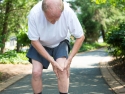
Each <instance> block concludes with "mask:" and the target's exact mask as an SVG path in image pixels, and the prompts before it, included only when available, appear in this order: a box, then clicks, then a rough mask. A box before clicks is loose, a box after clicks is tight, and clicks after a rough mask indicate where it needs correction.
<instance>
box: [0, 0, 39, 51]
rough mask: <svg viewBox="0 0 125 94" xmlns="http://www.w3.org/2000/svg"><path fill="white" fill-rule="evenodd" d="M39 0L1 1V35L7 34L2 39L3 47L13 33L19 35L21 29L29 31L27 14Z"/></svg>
mask: <svg viewBox="0 0 125 94" xmlns="http://www.w3.org/2000/svg"><path fill="white" fill-rule="evenodd" d="M37 2H38V1H37V0H2V2H0V23H1V24H0V35H6V37H4V38H3V40H1V41H2V42H1V43H2V45H3V47H4V45H5V42H6V41H7V39H8V37H9V35H10V34H11V33H15V34H16V35H17V34H18V33H19V32H20V31H22V32H24V31H27V30H26V29H27V28H26V26H27V15H28V13H29V10H30V9H31V8H32V7H33V5H34V4H36V3H37ZM24 29H25V30H24ZM22 36H23V37H24V35H22ZM0 39H1V38H0ZM23 44H24V43H23ZM0 45H1V44H0ZM1 52H3V51H1Z"/></svg>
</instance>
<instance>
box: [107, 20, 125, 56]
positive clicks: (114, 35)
mask: <svg viewBox="0 0 125 94" xmlns="http://www.w3.org/2000/svg"><path fill="white" fill-rule="evenodd" d="M107 43H108V44H109V50H110V53H111V54H112V55H113V56H115V57H116V58H118V57H120V58H125V22H123V23H121V24H120V25H119V26H118V27H117V28H115V29H113V30H111V32H109V33H108V37H107Z"/></svg>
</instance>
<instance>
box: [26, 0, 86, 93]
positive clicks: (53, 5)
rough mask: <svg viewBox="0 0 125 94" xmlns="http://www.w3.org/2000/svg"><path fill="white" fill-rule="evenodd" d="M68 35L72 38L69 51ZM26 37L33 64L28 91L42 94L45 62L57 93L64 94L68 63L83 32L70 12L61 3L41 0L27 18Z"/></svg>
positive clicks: (57, 0) (82, 38)
mask: <svg viewBox="0 0 125 94" xmlns="http://www.w3.org/2000/svg"><path fill="white" fill-rule="evenodd" d="M70 35H72V36H74V37H75V38H76V41H75V43H74V46H73V48H72V51H71V52H70V54H69V55H68V53H69V51H70V49H69V48H70V47H69V40H70ZM28 37H29V39H30V40H31V47H30V49H29V51H28V53H27V57H28V58H29V61H30V62H31V63H32V65H33V69H32V81H31V82H32V88H33V91H34V94H42V78H41V75H42V71H43V69H47V68H48V66H49V63H51V65H52V66H53V71H54V72H55V74H56V76H57V79H58V89H59V94H68V89H69V74H70V73H69V70H70V64H71V61H72V59H73V57H74V56H75V54H76V53H77V52H78V50H79V48H80V47H81V45H82V43H83V40H84V33H83V30H82V27H81V25H80V23H79V21H78V18H77V17H76V15H75V13H74V12H73V10H72V9H71V8H70V7H69V5H68V4H67V3H66V2H65V3H64V2H62V0H42V1H40V2H39V3H38V4H36V5H35V6H34V7H33V8H32V9H31V11H30V13H29V15H28Z"/></svg>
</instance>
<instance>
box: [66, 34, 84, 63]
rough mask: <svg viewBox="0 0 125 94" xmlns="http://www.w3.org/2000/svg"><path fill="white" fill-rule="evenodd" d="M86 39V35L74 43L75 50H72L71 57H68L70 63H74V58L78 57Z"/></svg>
mask: <svg viewBox="0 0 125 94" xmlns="http://www.w3.org/2000/svg"><path fill="white" fill-rule="evenodd" d="M84 39H85V37H84V35H83V36H82V37H80V38H77V39H76V41H75V43H74V46H73V49H72V51H71V53H70V54H69V57H68V60H69V61H72V59H73V57H74V56H75V55H76V53H77V52H78V50H79V49H80V47H81V45H82V43H83V41H84Z"/></svg>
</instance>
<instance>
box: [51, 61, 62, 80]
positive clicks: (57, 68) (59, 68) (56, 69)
mask: <svg viewBox="0 0 125 94" xmlns="http://www.w3.org/2000/svg"><path fill="white" fill-rule="evenodd" d="M52 66H53V71H54V72H55V74H56V76H57V78H59V75H58V70H60V71H63V68H62V67H60V66H59V64H58V63H57V62H55V63H54V64H53V65H52Z"/></svg>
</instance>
